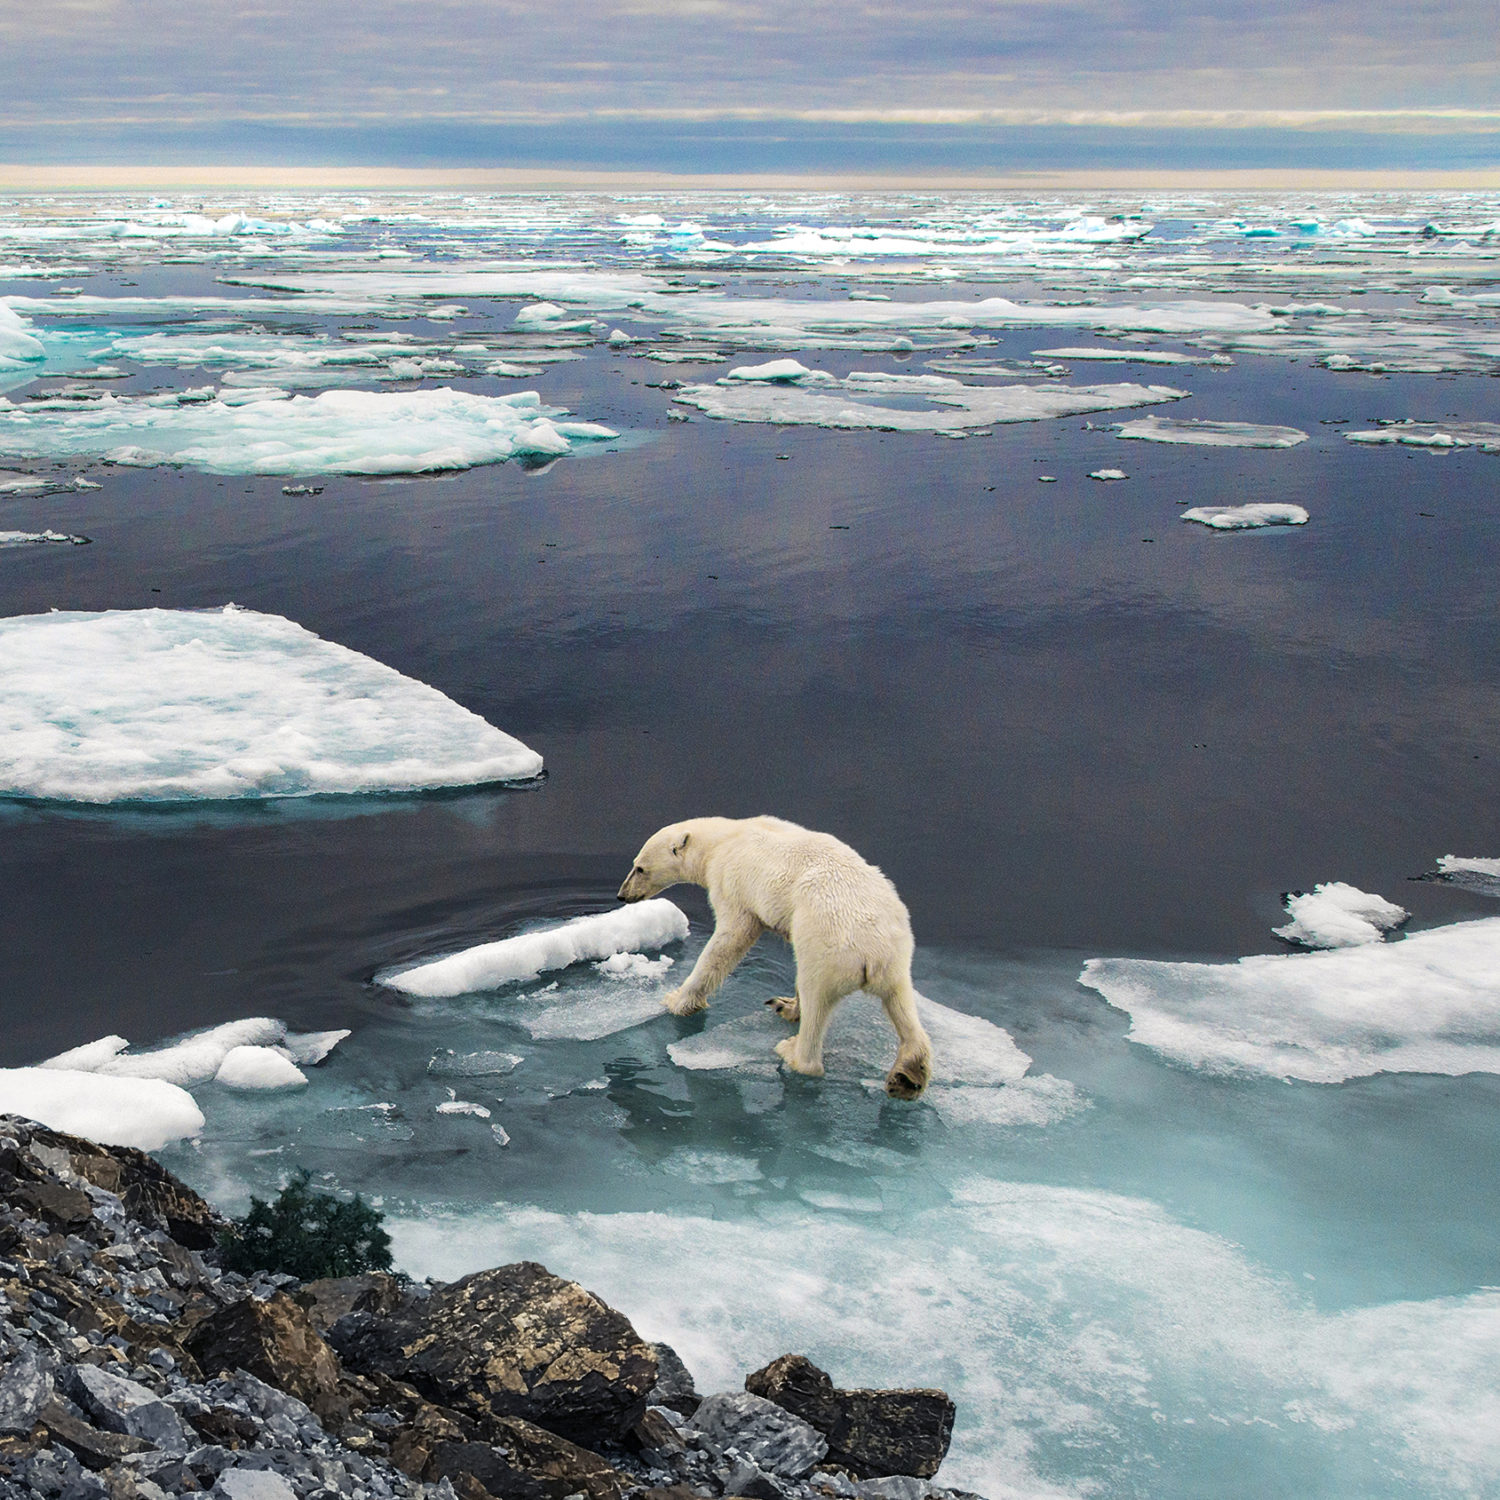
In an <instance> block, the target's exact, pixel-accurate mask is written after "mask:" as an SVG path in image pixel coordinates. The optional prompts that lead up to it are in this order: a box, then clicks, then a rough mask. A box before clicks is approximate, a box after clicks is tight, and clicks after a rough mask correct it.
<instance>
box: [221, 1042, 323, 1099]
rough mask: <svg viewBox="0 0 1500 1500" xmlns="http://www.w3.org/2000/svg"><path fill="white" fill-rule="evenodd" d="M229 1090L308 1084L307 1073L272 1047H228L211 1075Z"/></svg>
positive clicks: (277, 1087)
mask: <svg viewBox="0 0 1500 1500" xmlns="http://www.w3.org/2000/svg"><path fill="white" fill-rule="evenodd" d="M214 1082H215V1083H219V1084H222V1085H223V1086H224V1087H225V1088H229V1089H289V1088H302V1087H305V1086H306V1084H307V1074H306V1073H304V1072H303V1071H302V1069H301V1068H299V1067H298V1066H297V1064H296V1063H294V1062H293V1061H292V1060H291V1058H290V1057H288V1056H287V1054H286V1053H285V1052H282V1051H279V1050H278V1049H277V1048H275V1047H260V1046H247V1045H244V1044H241V1045H240V1046H238V1047H231V1048H230V1049H229V1051H228V1052H226V1053H225V1054H224V1061H223V1062H221V1063H220V1064H219V1070H218V1072H216V1073H215V1074H214Z"/></svg>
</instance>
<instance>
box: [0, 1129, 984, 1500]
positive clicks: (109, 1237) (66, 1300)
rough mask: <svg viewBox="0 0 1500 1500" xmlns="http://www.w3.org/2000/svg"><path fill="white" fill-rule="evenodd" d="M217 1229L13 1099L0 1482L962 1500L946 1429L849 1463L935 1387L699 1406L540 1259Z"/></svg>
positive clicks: (655, 1497) (530, 1495)
mask: <svg viewBox="0 0 1500 1500" xmlns="http://www.w3.org/2000/svg"><path fill="white" fill-rule="evenodd" d="M129 1205H133V1207H132V1206H129ZM223 1222H224V1221H223V1220H222V1219H221V1218H220V1217H219V1215H217V1214H216V1213H215V1211H214V1210H213V1209H212V1208H211V1207H210V1206H209V1205H208V1204H207V1203H205V1202H204V1201H203V1199H201V1198H199V1197H198V1196H197V1194H195V1193H193V1192H192V1191H191V1190H190V1189H189V1188H187V1187H185V1186H184V1185H183V1184H182V1183H180V1182H178V1181H177V1180H176V1179H175V1178H173V1177H172V1176H171V1174H170V1173H168V1172H166V1171H165V1170H164V1169H163V1168H161V1167H160V1166H158V1165H157V1164H156V1163H155V1162H153V1161H152V1160H151V1159H150V1158H149V1157H146V1156H144V1155H142V1153H140V1152H136V1151H128V1150H123V1149H118V1148H114V1147H103V1146H96V1145H93V1144H92V1143H90V1142H87V1141H81V1140H78V1139H76V1138H74V1137H70V1136H65V1135H61V1134H60V1133H58V1132H56V1131H51V1130H44V1129H42V1128H41V1127H40V1126H36V1125H33V1124H31V1123H30V1122H28V1121H24V1120H18V1119H15V1118H13V1117H9V1118H8V1117H0V1500H22V1497H25V1500H35V1497H43V1500H166V1497H168V1496H186V1495H195V1496H196V1495H198V1494H199V1493H200V1492H207V1493H208V1495H209V1497H210V1500H572V1497H582V1500H714V1497H731V1496H739V1497H744V1500H960V1497H959V1496H958V1492H956V1491H951V1490H944V1489H940V1488H938V1487H937V1486H935V1485H933V1484H931V1483H929V1482H928V1480H927V1479H925V1478H921V1477H915V1476H918V1475H921V1474H930V1473H932V1472H933V1471H934V1470H935V1468H936V1463H937V1458H934V1457H932V1456H931V1454H932V1451H933V1449H932V1446H931V1445H929V1446H928V1447H927V1448H924V1449H921V1453H922V1454H923V1455H925V1456H922V1457H921V1458H920V1462H921V1463H922V1464H924V1465H928V1467H925V1468H909V1469H907V1470H906V1471H905V1474H904V1477H902V1476H901V1475H899V1474H898V1475H897V1476H896V1477H890V1472H891V1471H887V1473H886V1474H885V1475H881V1476H880V1477H864V1478H862V1477H860V1476H861V1475H864V1474H869V1473H872V1472H873V1471H872V1469H871V1467H870V1465H871V1463H872V1462H875V1461H876V1457H877V1456H878V1455H883V1454H886V1453H894V1452H896V1451H898V1450H897V1449H896V1448H893V1447H892V1446H891V1444H890V1441H889V1437H890V1434H889V1433H887V1434H886V1438H885V1440H886V1446H885V1447H881V1446H880V1441H879V1440H878V1439H879V1435H878V1434H876V1435H872V1434H871V1433H870V1432H869V1431H868V1430H867V1429H870V1428H871V1426H872V1424H874V1423H876V1422H877V1420H884V1419H885V1418H889V1419H890V1420H891V1421H896V1420H897V1418H898V1417H899V1411H898V1408H900V1410H905V1409H906V1408H907V1407H912V1408H913V1409H916V1408H921V1409H922V1410H926V1409H927V1408H926V1407H923V1406H922V1403H921V1402H917V1403H916V1405H915V1407H913V1403H912V1401H911V1400H910V1399H906V1398H915V1397H922V1398H930V1397H934V1396H936V1397H939V1398H941V1399H942V1400H943V1401H946V1398H945V1397H942V1393H941V1392H879V1391H865V1392H861V1391H843V1392H840V1391H834V1390H833V1388H832V1383H831V1382H828V1381H827V1377H826V1376H822V1374H821V1372H819V1371H817V1370H816V1368H815V1367H813V1366H807V1367H806V1369H804V1368H803V1367H802V1366H803V1365H805V1364H806V1362H805V1361H803V1362H802V1364H801V1365H799V1364H796V1363H795V1360H794V1359H793V1361H792V1362H790V1363H789V1361H788V1360H787V1359H783V1360H779V1361H777V1362H776V1364H775V1365H772V1366H768V1367H767V1370H766V1371H761V1372H757V1374H756V1375H755V1376H752V1377H751V1382H754V1383H756V1384H761V1385H763V1387H764V1390H765V1392H766V1394H764V1395H763V1394H761V1393H759V1392H757V1391H753V1390H752V1391H748V1392H728V1393H720V1394H718V1395H711V1396H708V1397H706V1398H702V1399H700V1398H699V1396H698V1394H697V1392H696V1391H695V1390H694V1388H693V1380H692V1377H691V1375H690V1374H689V1373H688V1371H687V1369H686V1368H685V1367H684V1366H683V1364H682V1361H681V1360H680V1359H678V1357H677V1356H676V1354H675V1353H673V1351H672V1350H671V1349H670V1348H668V1347H667V1346H666V1345H653V1344H648V1343H645V1342H644V1341H642V1340H641V1338H640V1337H639V1336H638V1335H637V1333H636V1332H635V1330H634V1328H633V1327H632V1326H631V1324H630V1323H629V1321H628V1320H627V1319H626V1318H625V1317H624V1316H622V1315H621V1314H620V1313H618V1312H616V1311H615V1310H614V1309H612V1308H610V1307H608V1306H606V1305H605V1304H604V1303H603V1302H601V1301H600V1300H599V1299H598V1298H597V1297H594V1296H592V1295H591V1294H590V1293H589V1292H587V1291H585V1290H584V1289H583V1288H582V1287H580V1286H578V1285H577V1284H576V1283H574V1282H570V1281H565V1280H563V1279H562V1278H561V1277H558V1276H554V1275H553V1274H552V1273H551V1272H549V1271H547V1270H546V1269H545V1268H544V1267H542V1266H539V1265H536V1264H534V1263H531V1262H521V1263H519V1264H516V1265H510V1266H501V1267H499V1268H498V1269H496V1270H493V1271H485V1272H480V1273H479V1274H477V1275H475V1276H470V1277H466V1278H464V1280H462V1281H459V1282H454V1283H452V1284H451V1285H448V1286H442V1285H436V1286H422V1285H413V1284H411V1283H409V1282H406V1281H404V1280H403V1279H402V1278H399V1277H392V1276H385V1275H372V1276H360V1277H343V1278H338V1279H336V1280H330V1281H322V1282H309V1283H307V1284H305V1285H302V1284H299V1283H297V1282H295V1281H294V1280H293V1279H292V1278H291V1277H288V1276H270V1275H257V1276H255V1277H251V1278H248V1279H247V1278H245V1277H243V1276H239V1275H235V1274H234V1273H231V1272H225V1271H223V1270H222V1269H221V1268H220V1267H219V1266H218V1264H217V1258H216V1255H215V1252H214V1250H213V1249H212V1241H213V1237H214V1235H216V1234H217V1233H218V1232H219V1230H220V1228H221V1226H222V1225H223ZM179 1234H180V1236H181V1237H180V1238H179V1237H178V1236H179ZM325 1334H326V1335H327V1336H326V1337H325ZM341 1355H342V1357H341ZM809 1372H811V1374H809ZM763 1377H764V1378H763ZM825 1383H826V1389H825ZM809 1393H811V1397H809ZM812 1397H816V1398H817V1399H816V1400H814V1399H811V1398H812ZM862 1398H870V1400H869V1401H868V1402H866V1403H865V1404H864V1405H861V1399H862ZM892 1398H903V1399H906V1406H905V1407H901V1405H900V1403H899V1402H897V1403H895V1404H892ZM830 1401H832V1402H833V1405H829V1404H828V1403H829V1402H830ZM882 1401H884V1402H885V1404H884V1405H882V1404H881V1402H882ZM871 1402H873V1403H874V1404H870V1403H871ZM794 1403H800V1404H794ZM840 1403H842V1404H840ZM948 1412H949V1415H948V1417H947V1424H948V1425H947V1426H943V1427H942V1441H943V1446H944V1447H946V1437H947V1431H948V1427H949V1426H951V1421H952V1417H951V1406H949V1407H948ZM839 1413H842V1414H843V1415H842V1416H840V1415H839ZM850 1413H853V1414H854V1415H853V1416H850ZM830 1414H832V1415H830ZM882 1414H883V1416H882ZM900 1420H901V1421H904V1420H905V1419H904V1418H901V1419H900ZM841 1422H842V1425H840V1423H841ZM908 1425H911V1424H908ZM916 1425H918V1426H920V1423H917V1424H916ZM939 1425H941V1424H939ZM899 1451H900V1452H901V1453H903V1454H906V1453H913V1454H914V1453H916V1452H917V1451H918V1450H917V1448H916V1447H903V1448H900V1449H899ZM940 1456H941V1455H940V1452H939V1453H938V1457H940ZM901 1462H907V1459H906V1458H902V1459H901Z"/></svg>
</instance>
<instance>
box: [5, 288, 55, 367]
mask: <svg viewBox="0 0 1500 1500" xmlns="http://www.w3.org/2000/svg"><path fill="white" fill-rule="evenodd" d="M46 357H47V351H46V350H45V349H44V348H43V347H42V341H41V340H40V339H39V338H37V336H36V335H35V334H34V333H33V332H32V330H31V325H30V324H29V323H28V322H27V321H26V320H25V319H24V318H23V317H21V315H20V314H19V313H17V312H14V311H12V309H10V308H9V307H7V306H6V305H5V303H3V302H0V374H6V373H9V372H11V371H14V370H22V369H25V368H26V366H27V365H30V364H35V363H36V362H37V361H38V360H43V359H46Z"/></svg>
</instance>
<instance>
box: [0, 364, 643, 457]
mask: <svg viewBox="0 0 1500 1500" xmlns="http://www.w3.org/2000/svg"><path fill="white" fill-rule="evenodd" d="M205 396H206V398H207V399H205ZM561 415H562V414H561V413H560V412H558V411H555V410H553V409H551V408H547V407H544V406H543V405H542V403H541V398H540V397H539V396H538V395H537V394H536V392H535V391H518V392H516V393H515V394H513V395H507V396H478V395H474V394H472V393H470V392H468V391H456V390H452V389H450V388H449V387H446V386H445V387H442V388H440V389H437V390H414V391H400V392H396V391H337V390H335V391H324V392H323V393H322V394H320V395H317V396H287V395H286V394H285V393H284V392H275V393H267V392H265V391H264V390H250V391H241V392H237V393H229V392H224V393H221V394H219V395H217V396H215V395H214V394H213V393H212V391H208V392H206V393H195V392H184V393H174V394H172V395H169V396H166V397H153V396H145V397H141V396H111V395H105V396H102V397H101V398H100V399H99V400H98V401H94V402H90V403H88V404H87V405H84V406H80V405H78V404H76V403H72V402H68V403H57V402H41V403H38V402H33V403H29V404H28V405H26V406H16V405H13V404H12V403H10V402H8V401H5V400H0V455H4V456H6V457H9V458H51V457H59V456H63V455H74V454H89V455H92V456H94V457H97V458H103V459H106V460H108V461H109V462H112V463H119V464H129V465H132V466H135V467H148V468H149V467H154V466H157V465H161V464H186V465H188V466H190V467H192V468H197V469H202V470H204V471H205V472H207V473H210V474H330V473H336V474H423V473H433V472H438V471H442V470H449V469H469V468H473V467H475V466H477V465H480V464H491V463H501V462H503V461H504V460H506V459H508V458H516V457H530V458H557V457H560V456H562V455H564V454H568V453H572V452H573V451H574V450H575V447H576V446H577V445H579V444H587V443H591V442H604V441H608V440H609V439H612V438H615V437H617V436H618V434H617V433H616V432H615V431H614V430H613V429H611V428H608V427H601V426H598V425H597V424H595V423H591V422H571V421H559V420H555V419H556V418H558V417H560V416H561Z"/></svg>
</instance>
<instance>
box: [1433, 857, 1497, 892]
mask: <svg viewBox="0 0 1500 1500" xmlns="http://www.w3.org/2000/svg"><path fill="white" fill-rule="evenodd" d="M1428 878H1429V879H1432V880H1442V881H1446V882H1447V883H1448V884H1449V885H1457V886H1462V887H1463V888H1464V889H1465V890H1469V891H1475V892H1477V893H1478V894H1479V895H1481V896H1497V897H1500V859H1475V858H1471V857H1469V856H1466V855H1460V854H1444V855H1442V856H1441V857H1440V858H1439V860H1438V862H1437V874H1436V875H1432V876H1429V877H1428Z"/></svg>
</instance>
